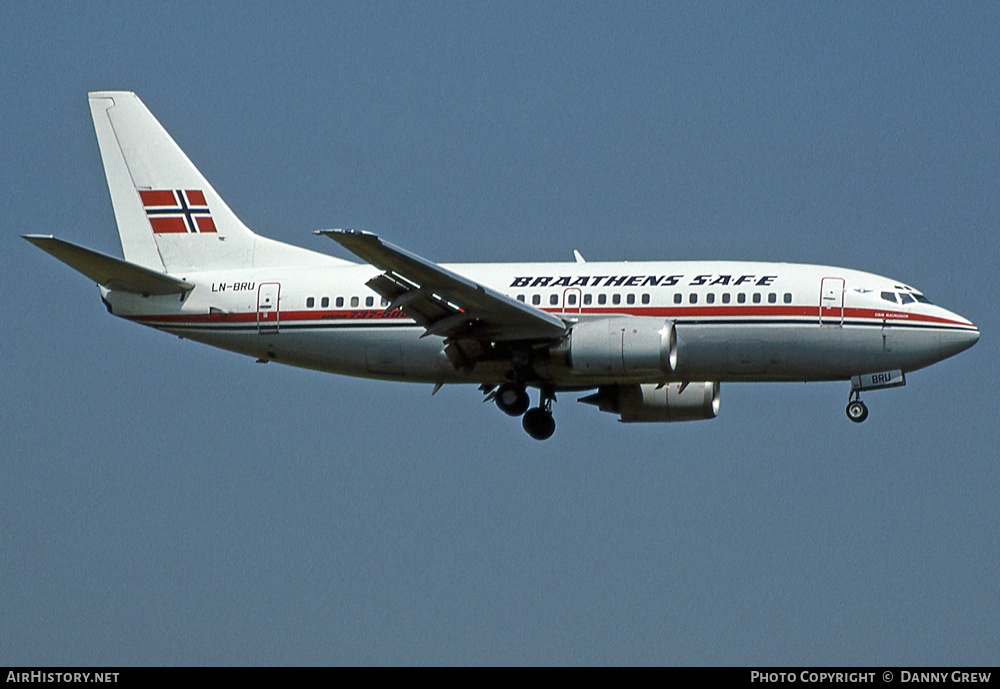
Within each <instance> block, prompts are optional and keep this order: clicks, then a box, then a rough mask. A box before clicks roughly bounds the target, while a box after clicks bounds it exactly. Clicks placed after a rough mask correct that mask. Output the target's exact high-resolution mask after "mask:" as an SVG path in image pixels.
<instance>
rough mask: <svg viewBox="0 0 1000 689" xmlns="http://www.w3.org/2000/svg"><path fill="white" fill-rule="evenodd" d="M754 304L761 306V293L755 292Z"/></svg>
mask: <svg viewBox="0 0 1000 689" xmlns="http://www.w3.org/2000/svg"><path fill="white" fill-rule="evenodd" d="M753 303H754V304H759V303H760V292H754V294H753Z"/></svg>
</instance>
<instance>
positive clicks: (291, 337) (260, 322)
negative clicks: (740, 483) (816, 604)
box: [23, 91, 979, 440]
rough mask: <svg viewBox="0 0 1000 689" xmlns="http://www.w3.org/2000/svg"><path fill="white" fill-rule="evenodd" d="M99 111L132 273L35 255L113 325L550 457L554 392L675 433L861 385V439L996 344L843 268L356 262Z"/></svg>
mask: <svg viewBox="0 0 1000 689" xmlns="http://www.w3.org/2000/svg"><path fill="white" fill-rule="evenodd" d="M89 100H90V109H91V114H92V116H93V121H94V128H95V130H96V132H97V140H98V144H99V147H100V151H101V158H102V160H103V164H104V171H105V175H106V177H107V182H108V187H109V190H110V193H111V201H112V206H113V208H114V214H115V220H116V222H117V225H118V232H119V237H120V239H121V245H122V251H123V255H124V260H123V259H120V258H116V257H113V256H109V255H106V254H102V253H99V252H96V251H93V250H91V249H87V248H85V247H82V246H78V245H75V244H72V243H70V242H67V241H64V240H61V239H57V238H55V237H53V236H51V235H37V234H31V235H23V236H24V238H25V239H27V240H28V241H29V242H31V243H32V244H34V245H35V246H37V247H39V248H40V249H42V250H44V251H46V252H48V253H49V254H51V255H52V256H54V257H55V258H57V259H59V260H60V261H62V262H64V263H66V264H68V265H69V266H70V267H72V268H74V269H76V270H77V271H79V272H80V273H82V274H83V275H85V276H86V277H88V278H90V279H91V280H93V281H94V282H96V283H97V285H98V287H99V288H100V293H101V299H102V300H103V302H104V305H105V306H106V308H107V310H108V311H109V312H110V313H111V314H113V315H115V316H118V317H120V318H124V319H126V320H130V321H133V322H135V323H139V324H141V325H146V326H149V327H152V328H156V329H158V330H162V331H165V332H167V333H172V334H174V335H176V336H179V337H181V338H187V339H190V340H195V341H197V342H202V343H205V344H208V345H212V346H214V347H219V348H222V349H226V350H230V351H233V352H238V353H240V354H245V355H248V356H250V357H253V358H254V359H256V360H257V361H258V362H262V363H266V362H272V361H273V362H278V363H281V364H287V365H291V366H299V367H303V368H307V369H314V370H317V371H325V372H329V373H336V374H342V375H348V376H357V377H362V378H377V379H384V380H394V381H408V382H415V383H425V384H432V385H433V386H434V388H433V391H434V392H435V393H436V392H437V391H438V390H439V389H440V388H441V386H443V385H449V384H475V385H478V386H479V389H480V390H481V391H482V393H483V394H484V395H485V399H484V401H493V402H495V404H496V406H497V407H499V409H500V410H501V411H503V412H504V413H506V414H508V415H510V416H513V417H520V418H521V419H522V426H523V428H524V430H525V431H526V432H527V433H528V434H529V435H530V436H531V437H532V438H535V439H538V440H544V439H547V438H549V437H551V436H552V434H553V432H554V431H555V421H554V419H553V414H552V403H553V402H554V401H555V400H556V394H557V393H567V394H571V393H585V392H589V393H590V394H587V395H586V396H583V397H581V398H579V399H578V401H579V402H583V403H587V404H591V405H595V406H596V407H597V408H598V409H599V410H600V411H603V412H608V413H612V414H616V415H618V417H619V420H620V421H622V422H626V423H631V422H677V421H691V420H699V419H711V418H714V417H715V416H716V415H717V414H718V412H719V385H720V383H723V382H726V383H729V382H759V381H850V392H849V395H848V405H847V409H846V413H847V417H848V418H849V419H850V420H851V421H854V422H857V423H860V422H862V421H864V420H865V419H866V418H867V417H868V408H867V406H866V405H865V404H864V402H862V401H861V393H862V392H863V391H867V390H877V389H883V388H891V387H898V386H902V385H905V383H906V374H908V373H910V372H912V371H915V370H917V369H920V368H923V367H925V366H929V365H931V364H933V363H936V362H938V361H941V360H943V359H946V358H948V357H951V356H953V355H955V354H958V353H959V352H961V351H963V350H965V349H967V348H969V347H971V346H972V345H973V344H975V342H976V341H977V340H978V339H979V330H978V329H977V328H976V326H975V325H973V324H972V323H971V322H970V321H969V320H967V319H965V318H963V317H962V316H959V315H957V314H955V313H952V312H950V311H947V310H945V309H943V308H941V307H940V306H935V305H933V304H932V303H931V302H930V301H929V300H928V299H927V298H926V297H925V296H924V295H923V293H922V292H920V291H918V290H916V289H914V288H913V287H910V286H909V285H907V284H906V283H903V282H899V281H897V280H892V279H889V278H885V277H881V276H879V275H874V274H871V273H866V272H860V271H857V270H850V269H846V268H836V267H831V266H819V265H802V264H793V263H761V262H739V261H632V262H589V261H585V260H584V258H583V257H582V256H581V255H580V253H579V252H577V251H574V257H575V260H574V261H573V262H565V263H464V264H451V265H441V264H437V263H433V262H431V261H429V260H427V259H424V258H421V257H420V256H418V255H416V254H413V253H411V252H409V251H407V250H405V249H402V248H399V247H397V246H394V245H393V244H391V243H389V242H387V241H385V240H384V239H382V238H381V237H379V236H378V235H376V234H372V233H370V232H366V231H359V230H350V229H332V230H317V231H316V234H318V235H321V236H324V237H328V238H329V239H331V240H333V241H335V242H336V243H337V244H339V245H340V246H341V247H343V248H344V249H346V250H347V251H349V252H351V253H352V254H354V255H355V256H357V257H358V258H360V259H361V260H362V261H363V263H352V262H350V261H346V260H343V259H340V258H336V257H333V256H330V255H327V254H324V253H320V252H315V251H310V250H307V249H304V248H300V247H297V246H292V245H289V244H285V243H281V242H278V241H275V240H272V239H268V238H266V237H263V236H260V235H257V234H255V233H253V232H252V231H250V230H249V229H248V228H247V227H246V225H244V224H243V223H242V222H241V221H240V220H239V219H238V218H237V216H236V215H235V214H234V213H233V211H232V210H230V208H229V206H227V205H226V203H225V202H224V201H223V200H222V198H221V197H220V196H219V195H218V194H217V193H216V191H215V189H213V188H212V186H211V185H210V184H209V183H208V182H207V181H206V180H205V178H204V177H203V176H202V175H201V173H200V172H199V171H198V170H197V168H196V167H195V166H194V165H193V164H192V163H191V161H190V160H189V159H188V157H187V156H186V155H185V154H184V152H183V151H182V150H181V149H180V147H179V146H178V145H177V144H176V143H175V142H174V140H173V139H172V138H171V137H170V135H169V134H168V133H167V131H166V130H165V129H164V128H163V127H162V126H161V125H160V123H159V122H158V121H157V120H156V119H155V118H154V117H153V115H152V114H151V113H150V111H149V110H148V109H147V108H146V106H145V105H144V104H143V103H142V101H141V100H139V98H138V97H137V96H136V95H135V94H134V93H131V92H122V91H102V92H93V93H90V94H89ZM529 389H534V390H537V391H538V393H537V399H538V403H537V405H536V406H534V407H532V406H531V399H530V396H529V392H528V391H529Z"/></svg>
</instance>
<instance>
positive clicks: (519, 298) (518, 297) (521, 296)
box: [517, 294, 524, 304]
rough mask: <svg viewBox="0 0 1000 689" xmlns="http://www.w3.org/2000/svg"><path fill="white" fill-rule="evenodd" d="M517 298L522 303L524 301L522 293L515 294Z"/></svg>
mask: <svg viewBox="0 0 1000 689" xmlns="http://www.w3.org/2000/svg"><path fill="white" fill-rule="evenodd" d="M517 300H518V301H519V302H521V303H522V304H523V303H524V295H523V294H519V295H517Z"/></svg>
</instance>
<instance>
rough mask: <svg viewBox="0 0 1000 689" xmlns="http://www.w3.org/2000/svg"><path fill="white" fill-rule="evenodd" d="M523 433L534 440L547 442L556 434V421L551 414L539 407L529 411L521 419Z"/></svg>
mask: <svg viewBox="0 0 1000 689" xmlns="http://www.w3.org/2000/svg"><path fill="white" fill-rule="evenodd" d="M521 425H522V426H524V430H525V432H526V433H527V434H528V435H530V436H531V437H532V438H534V439H535V440H548V439H549V438H551V437H552V434H553V433H555V432H556V421H555V419H553V418H552V412H550V411H546V410H545V409H542V408H540V407H535V408H534V409H529V410H528V412H527V413H525V415H524V417H523V418H522V419H521Z"/></svg>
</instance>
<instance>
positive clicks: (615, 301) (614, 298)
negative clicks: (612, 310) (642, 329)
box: [611, 294, 622, 304]
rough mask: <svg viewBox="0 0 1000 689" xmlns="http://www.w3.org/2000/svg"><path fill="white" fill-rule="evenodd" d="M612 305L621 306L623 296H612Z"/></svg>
mask: <svg viewBox="0 0 1000 689" xmlns="http://www.w3.org/2000/svg"><path fill="white" fill-rule="evenodd" d="M611 303H612V304H621V303H622V295H620V294H612V295H611Z"/></svg>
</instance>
